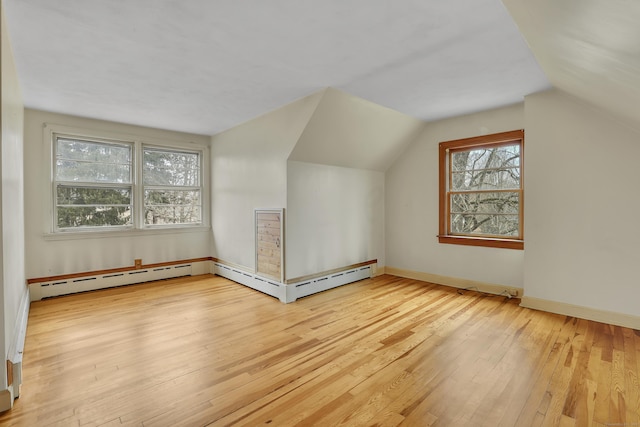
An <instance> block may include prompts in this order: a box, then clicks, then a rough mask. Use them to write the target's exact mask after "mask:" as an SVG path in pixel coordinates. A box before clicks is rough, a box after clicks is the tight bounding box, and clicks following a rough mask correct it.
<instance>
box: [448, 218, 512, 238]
mask: <svg viewBox="0 0 640 427" xmlns="http://www.w3.org/2000/svg"><path fill="white" fill-rule="evenodd" d="M518 218H519V217H518V215H486V214H452V215H451V233H452V234H471V235H485V236H505V237H517V236H518V234H519V229H520V224H519V219H518Z"/></svg>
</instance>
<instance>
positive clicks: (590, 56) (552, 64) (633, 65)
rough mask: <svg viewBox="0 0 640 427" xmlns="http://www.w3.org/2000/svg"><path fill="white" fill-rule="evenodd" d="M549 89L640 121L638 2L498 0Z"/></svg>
mask: <svg viewBox="0 0 640 427" xmlns="http://www.w3.org/2000/svg"><path fill="white" fill-rule="evenodd" d="M503 2H504V4H505V5H506V7H507V8H508V10H509V12H510V13H511V15H512V16H513V18H514V20H515V22H516V23H517V24H518V26H519V28H520V30H521V31H522V34H523V35H524V37H525V38H526V40H527V42H528V43H529V45H530V46H531V49H532V50H533V53H534V54H535V56H536V58H537V60H538V62H539V64H540V65H541V66H542V68H543V69H544V71H545V74H546V75H547V77H548V78H549V80H550V81H551V83H552V84H553V86H555V87H557V88H559V89H561V90H564V91H565V92H568V93H570V94H572V95H574V96H576V97H578V98H581V99H583V100H585V101H588V102H589V103H591V104H594V105H597V106H600V107H603V108H605V109H608V110H609V111H611V112H613V113H614V114H616V115H619V116H621V117H622V118H625V119H630V120H633V121H634V122H637V123H640V2H639V1H635V0H542V1H530V0H503Z"/></svg>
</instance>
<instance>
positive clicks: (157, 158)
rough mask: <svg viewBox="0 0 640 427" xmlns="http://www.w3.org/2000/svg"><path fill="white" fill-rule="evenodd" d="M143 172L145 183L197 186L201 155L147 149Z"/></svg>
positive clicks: (198, 183)
mask: <svg viewBox="0 0 640 427" xmlns="http://www.w3.org/2000/svg"><path fill="white" fill-rule="evenodd" d="M143 174H144V178H143V180H144V184H145V185H162V186H169V185H170V186H186V187H197V186H199V185H200V155H199V154H198V153H183V152H172V151H162V150H151V149H145V150H144V170H143Z"/></svg>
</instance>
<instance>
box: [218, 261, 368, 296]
mask: <svg viewBox="0 0 640 427" xmlns="http://www.w3.org/2000/svg"><path fill="white" fill-rule="evenodd" d="M372 272H373V269H372V266H371V265H367V266H362V267H355V268H348V267H347V269H345V270H344V271H339V272H334V273H331V274H327V275H324V276H319V277H315V278H313V279H308V280H303V281H300V282H295V283H287V284H284V283H280V282H278V281H276V280H273V279H267V278H264V277H261V276H258V275H256V274H254V273H250V272H247V271H244V270H241V269H239V268H236V267H231V266H228V265H225V264H224V263H222V262H218V261H214V262H213V271H212V273H213V274H216V275H218V276H222V277H224V278H226V279H229V280H233V281H234V282H237V283H240V284H242V285H245V286H248V287H250V288H252V289H255V290H257V291H260V292H263V293H265V294H267V295H271V296H273V297H276V298H278V299H279V300H280V301H282V302H284V303H290V302H294V301H295V300H297V299H298V298H302V297H306V296H308V295H312V294H315V293H318V292H322V291H326V290H328V289H332V288H337V287H338V286H342V285H346V284H348V283H353V282H357V281H359V280H362V279H368V278H370V277H371V276H372Z"/></svg>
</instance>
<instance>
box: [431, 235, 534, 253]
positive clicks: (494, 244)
mask: <svg viewBox="0 0 640 427" xmlns="http://www.w3.org/2000/svg"><path fill="white" fill-rule="evenodd" d="M438 241H439V242H440V243H446V244H452V245H466V246H484V247H488V248H503V249H517V250H523V249H524V240H515V239H498V238H492V237H467V236H449V235H439V236H438Z"/></svg>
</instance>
